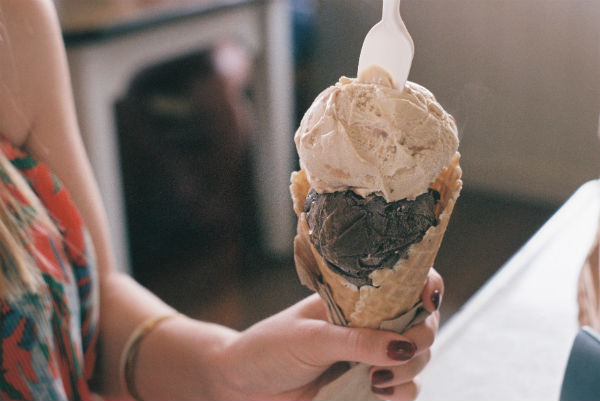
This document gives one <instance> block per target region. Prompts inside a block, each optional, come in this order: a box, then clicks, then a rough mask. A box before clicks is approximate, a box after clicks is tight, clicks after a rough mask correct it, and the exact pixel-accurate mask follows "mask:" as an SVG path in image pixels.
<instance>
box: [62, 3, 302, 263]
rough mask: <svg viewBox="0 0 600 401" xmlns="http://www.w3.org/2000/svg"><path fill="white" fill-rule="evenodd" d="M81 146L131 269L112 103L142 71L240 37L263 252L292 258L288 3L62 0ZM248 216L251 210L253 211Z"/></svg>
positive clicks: (119, 254) (123, 257)
mask: <svg viewBox="0 0 600 401" xmlns="http://www.w3.org/2000/svg"><path fill="white" fill-rule="evenodd" d="M56 5H57V10H58V14H59V19H60V22H61V26H62V29H63V37H64V40H65V44H66V47H67V56H68V59H69V67H70V70H71V78H72V82H73V90H74V95H75V103H76V107H77V112H78V118H79V123H80V126H81V131H82V135H83V139H84V142H85V145H86V148H87V151H88V155H89V157H90V160H91V163H92V167H93V168H94V172H95V174H96V178H97V180H98V183H99V186H100V190H101V192H102V195H103V197H104V199H103V200H104V203H105V206H106V209H107V213H108V218H109V224H110V228H111V235H112V237H113V242H114V244H115V252H116V256H117V262H118V263H119V265H120V266H122V269H123V270H128V269H129V257H128V250H127V249H128V248H127V235H126V232H127V231H126V223H125V222H126V220H125V206H124V205H125V203H124V196H123V189H122V181H121V171H120V165H119V149H118V145H117V144H118V140H117V139H118V138H117V130H116V122H115V114H114V105H115V101H116V100H117V99H119V98H120V97H121V96H123V95H124V94H125V93H126V91H127V89H128V86H129V84H130V82H131V79H132V78H133V77H134V75H135V74H136V73H137V72H139V71H140V70H142V69H143V68H144V67H147V66H150V65H152V64H155V63H160V62H161V61H166V60H168V59H171V58H174V57H177V56H179V55H183V54H188V53H191V52H193V51H198V50H202V49H206V48H207V47H209V46H211V44H213V43H215V42H216V41H219V40H222V39H230V38H232V37H233V38H236V39H240V40H242V41H243V42H244V44H245V45H246V46H247V47H248V48H249V49H250V50H251V52H252V53H253V55H254V56H255V57H254V60H255V75H254V79H255V82H254V84H255V88H256V102H255V103H256V109H255V110H256V112H257V120H258V135H256V141H255V143H254V144H253V145H254V149H255V150H256V152H255V155H254V164H255V169H256V172H255V181H256V183H255V188H256V191H257V198H258V205H259V210H258V215H259V216H258V221H260V222H261V223H262V227H261V228H262V233H263V235H264V243H265V246H266V249H267V250H268V251H270V252H273V253H275V254H284V253H288V252H291V244H292V238H293V230H294V217H293V213H292V206H291V200H290V195H289V192H288V186H289V175H290V172H291V169H292V167H293V162H292V155H293V148H292V144H293V142H292V140H293V127H292V124H293V110H292V109H293V104H292V102H293V82H292V59H291V57H292V54H291V51H292V50H291V49H292V46H291V31H290V29H291V23H290V11H289V4H288V1H287V0H145V1H141V0H137V1H133V0H62V1H61V0H56ZM248 212H249V213H252V212H253V211H252V210H249V211H248Z"/></svg>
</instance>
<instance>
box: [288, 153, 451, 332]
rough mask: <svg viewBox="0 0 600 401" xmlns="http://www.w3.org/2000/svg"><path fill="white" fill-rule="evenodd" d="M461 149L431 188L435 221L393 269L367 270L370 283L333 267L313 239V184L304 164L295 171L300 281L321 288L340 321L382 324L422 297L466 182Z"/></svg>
mask: <svg viewBox="0 0 600 401" xmlns="http://www.w3.org/2000/svg"><path fill="white" fill-rule="evenodd" d="M459 160H460V155H459V153H456V155H455V156H454V158H453V159H452V161H451V162H450V164H449V165H448V166H446V167H445V168H444V169H443V170H442V172H441V173H440V175H439V177H438V178H437V179H436V181H435V182H433V183H432V184H431V188H433V189H435V190H436V191H438V192H439V194H440V200H439V201H438V202H437V203H436V206H435V215H436V217H437V225H435V226H432V227H430V228H429V230H427V232H426V233H425V235H424V237H423V239H422V240H421V241H420V242H418V243H415V244H413V245H412V246H411V247H410V248H409V251H408V258H406V259H400V260H399V261H398V262H397V263H396V265H394V267H393V268H392V269H379V270H375V271H374V272H373V273H371V275H370V276H369V277H370V279H371V280H372V285H364V286H361V287H360V288H358V287H357V286H356V285H354V284H351V283H350V282H348V281H347V280H346V279H345V278H344V277H342V276H340V275H338V274H336V273H335V272H333V271H332V270H331V269H330V268H329V267H328V266H327V263H326V262H325V260H324V259H323V258H322V257H321V255H320V254H319V253H318V252H317V250H316V249H315V248H314V246H313V245H312V243H311V242H310V237H309V232H308V230H309V228H308V223H307V222H306V216H305V213H304V211H303V210H304V202H305V199H306V196H307V194H308V191H309V189H310V184H309V183H308V181H307V179H306V174H305V173H304V171H303V170H300V171H298V172H294V173H293V174H292V184H291V187H290V189H291V192H292V199H293V201H294V211H295V212H296V214H297V215H298V227H297V235H296V238H295V240H294V258H295V262H296V269H297V271H298V275H299V277H300V280H301V282H302V283H303V284H304V285H306V286H307V287H309V288H311V289H313V290H315V291H317V292H319V294H320V295H321V297H322V298H323V299H324V300H325V302H326V303H327V306H328V309H329V314H330V318H331V320H332V321H333V322H334V323H336V324H339V325H347V326H352V327H371V328H379V327H380V326H381V323H382V322H384V321H387V320H392V319H395V318H397V317H398V316H400V315H402V314H403V313H405V312H406V311H408V310H410V309H411V308H412V307H413V306H414V305H415V304H416V303H417V302H418V301H419V299H420V296H421V292H422V290H423V287H424V285H425V282H426V280H427V275H428V273H429V270H430V268H431V267H432V266H433V262H434V260H435V257H436V255H437V252H438V250H439V248H440V245H441V243H442V239H443V236H444V233H445V231H446V227H447V226H448V222H449V220H450V215H451V214H452V210H453V209H454V204H455V203H456V199H457V198H458V196H459V194H460V190H461V188H462V181H461V175H462V170H461V168H460V165H459Z"/></svg>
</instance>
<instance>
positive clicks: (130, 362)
mask: <svg viewBox="0 0 600 401" xmlns="http://www.w3.org/2000/svg"><path fill="white" fill-rule="evenodd" d="M177 316H181V314H179V313H169V314H167V315H160V316H156V317H151V318H150V319H148V320H145V321H143V322H142V323H140V324H139V325H138V326H137V327H136V328H135V329H134V330H133V332H132V333H131V335H130V336H129V339H128V340H127V343H125V347H124V348H123V352H122V353H121V361H120V374H121V383H122V387H123V390H124V391H126V392H127V393H128V394H129V395H130V396H131V397H133V399H135V400H136V401H143V399H142V397H140V395H139V393H138V392H137V390H136V387H135V376H134V373H135V365H136V363H137V358H138V351H139V348H140V344H141V342H142V340H144V338H145V337H146V336H147V335H148V334H150V332H152V330H154V329H155V328H156V326H158V325H159V324H160V323H162V322H164V321H165V320H168V319H171V318H174V317H177Z"/></svg>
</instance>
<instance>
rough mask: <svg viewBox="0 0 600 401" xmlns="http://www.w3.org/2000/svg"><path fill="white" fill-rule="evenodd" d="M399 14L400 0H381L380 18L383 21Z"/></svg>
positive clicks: (390, 19)
mask: <svg viewBox="0 0 600 401" xmlns="http://www.w3.org/2000/svg"><path fill="white" fill-rule="evenodd" d="M399 15H400V0H383V10H382V13H381V19H382V20H383V21H386V20H387V21H393V20H394V19H395V18H398V16H399Z"/></svg>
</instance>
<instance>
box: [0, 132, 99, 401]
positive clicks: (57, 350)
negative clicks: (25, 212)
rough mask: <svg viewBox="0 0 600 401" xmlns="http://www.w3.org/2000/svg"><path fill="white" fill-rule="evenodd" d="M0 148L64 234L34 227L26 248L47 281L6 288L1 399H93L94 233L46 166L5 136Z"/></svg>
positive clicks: (0, 338)
mask: <svg viewBox="0 0 600 401" xmlns="http://www.w3.org/2000/svg"><path fill="white" fill-rule="evenodd" d="M0 151H1V152H3V153H4V155H5V156H6V157H7V158H8V159H9V160H10V161H11V163H12V164H13V166H15V167H16V169H17V170H18V171H19V172H20V173H21V174H22V175H23V176H24V177H25V179H26V180H27V182H28V183H29V185H30V186H31V188H32V189H33V191H34V192H35V194H36V195H37V196H38V197H39V199H40V200H41V202H42V204H43V205H44V206H45V207H46V209H47V211H48V213H49V215H50V217H51V219H52V220H53V222H54V223H55V225H56V227H57V228H58V230H59V232H60V234H61V235H60V236H56V235H52V234H48V233H47V232H43V231H41V230H36V229H35V228H32V230H31V233H32V234H31V241H30V242H31V243H30V246H29V247H28V251H29V252H30V253H31V255H32V256H33V259H34V260H35V262H36V265H37V268H39V270H40V275H41V278H42V280H41V284H39V285H38V287H39V288H38V289H37V290H36V291H31V290H26V289H23V290H22V291H19V292H18V295H17V296H11V297H8V296H3V295H2V294H0V400H7V401H13V400H18V401H22V400H27V401H29V400H36V401H41V400H52V401H63V400H90V399H91V394H90V390H89V387H88V380H89V379H90V377H91V375H92V371H93V367H94V363H95V351H96V350H95V348H96V347H95V346H96V342H97V337H98V307H99V305H98V288H97V277H96V265H95V259H94V257H93V248H92V246H91V241H90V238H89V236H88V234H87V231H86V230H85V227H84V226H83V221H82V219H81V216H80V215H79V212H78V211H77V209H76V208H75V205H74V204H73V203H72V201H71V199H70V198H69V194H68V193H67V191H66V189H65V188H64V187H63V186H62V185H61V183H60V181H59V180H58V179H57V177H56V176H55V175H53V174H52V172H50V170H49V169H48V168H47V167H46V166H45V165H44V164H42V163H40V162H38V161H37V160H35V159H34V158H33V157H32V156H31V155H30V154H28V153H26V152H24V151H23V150H21V149H19V148H17V147H14V146H12V145H11V144H10V143H9V142H7V141H5V140H0ZM0 175H1V177H0V179H2V180H3V181H4V184H5V185H6V186H7V188H8V193H9V195H10V196H12V197H14V198H13V199H15V200H16V201H18V203H19V204H20V205H22V206H23V208H24V209H27V208H28V207H29V206H30V205H28V204H27V201H26V200H25V197H24V196H23V194H21V193H20V192H19V190H18V189H17V187H16V186H15V185H14V184H13V183H12V182H11V180H10V178H9V177H8V176H7V174H0ZM0 200H1V199H0ZM21 222H22V220H21ZM22 224H27V222H22ZM57 237H59V238H57ZM1 249H2V244H0V252H1ZM0 256H1V255H0ZM0 261H2V258H0ZM4 265H5V262H4V261H2V266H1V267H2V268H7V266H4ZM8 268H10V267H8Z"/></svg>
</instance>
